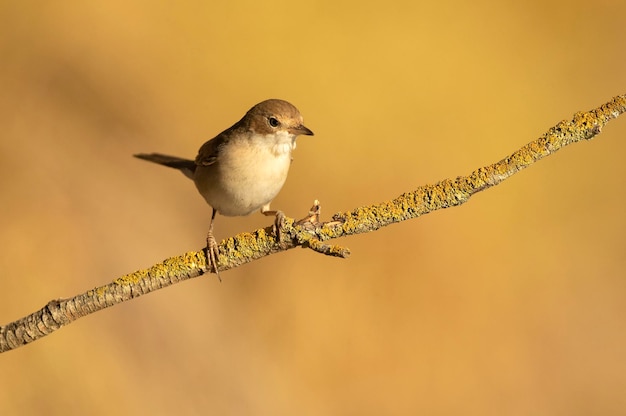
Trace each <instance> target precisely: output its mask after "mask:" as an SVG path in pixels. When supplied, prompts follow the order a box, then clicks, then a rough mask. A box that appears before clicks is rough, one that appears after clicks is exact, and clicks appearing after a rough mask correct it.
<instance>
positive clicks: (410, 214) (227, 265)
mask: <svg viewBox="0 0 626 416" xmlns="http://www.w3.org/2000/svg"><path fill="white" fill-rule="evenodd" d="M624 112H626V95H620V96H617V97H615V98H613V99H612V100H611V101H609V102H607V103H606V104H604V105H602V106H601V107H598V108H596V109H593V110H591V111H588V112H579V113H576V114H574V117H573V118H572V119H571V120H564V121H561V122H560V123H558V124H557V125H556V126H554V127H552V128H551V129H550V130H548V131H547V132H546V133H545V134H544V135H543V136H541V137H539V138H538V139H537V140H534V141H532V142H530V143H529V144H527V145H526V146H524V147H522V148H521V149H519V150H517V151H515V152H514V153H512V154H511V155H509V156H507V157H506V158H504V159H502V160H500V161H499V162H497V163H494V164H492V165H489V166H485V167H482V168H479V169H477V170H475V171H474V172H472V173H471V174H469V175H467V176H459V177H457V178H454V179H444V180H443V181H441V182H438V183H436V184H433V185H424V186H421V187H419V188H417V189H416V190H415V191H413V192H407V193H405V194H402V195H400V196H398V197H397V198H395V199H393V200H391V201H387V202H382V203H379V204H374V205H369V206H365V207H360V208H357V209H355V210H353V211H349V212H339V213H337V214H335V215H333V217H332V219H331V221H327V222H320V221H319V211H320V208H319V203H318V202H317V201H315V204H314V206H313V208H312V209H311V212H310V213H309V215H308V216H307V217H305V218H303V219H302V220H300V221H294V220H293V219H292V218H288V217H285V216H284V215H279V216H277V222H278V223H279V224H278V225H279V227H267V228H262V229H258V230H256V231H254V232H252V233H241V234H238V235H236V236H235V237H232V238H229V239H226V240H224V241H222V242H221V243H220V245H219V251H220V255H219V258H218V268H219V270H220V271H225V270H229V269H232V268H234V267H238V266H240V265H242V264H245V263H249V262H251V261H253V260H256V259H259V258H261V257H264V256H268V255H270V254H273V253H277V252H281V251H285V250H289V249H292V248H295V247H298V246H300V247H306V248H310V249H312V250H314V251H317V252H319V253H322V254H326V255H331V256H336V257H343V258H345V257H348V256H349V254H350V252H349V250H348V249H346V248H343V247H340V246H337V245H331V244H325V243H324V242H325V241H327V240H330V239H334V238H338V237H344V236H349V235H354V234H361V233H365V232H370V231H375V230H378V229H379V228H381V227H384V226H387V225H390V224H393V223H396V222H400V221H405V220H408V219H411V218H417V217H419V216H421V215H424V214H428V213H429V212H433V211H436V210H438V209H443V208H449V207H454V206H457V205H461V204H463V203H465V202H467V201H468V200H469V198H470V197H471V196H472V195H474V194H475V193H477V192H480V191H483V190H485V189H487V188H490V187H492V186H495V185H498V184H499V183H500V182H502V181H504V180H505V179H507V178H508V177H510V176H511V175H513V174H515V173H517V172H519V171H520V170H522V169H524V168H527V167H528V166H530V165H532V164H533V163H535V162H537V161H539V160H541V159H543V158H544V157H546V156H548V155H551V154H552V153H555V152H556V151H558V150H560V149H561V148H563V147H565V146H567V145H569V144H572V143H576V142H579V141H582V140H589V139H591V138H593V137H594V136H596V135H597V134H599V133H600V131H601V130H602V128H603V127H604V125H605V124H606V123H608V122H609V121H610V120H612V119H614V118H616V117H617V116H619V115H620V114H622V113H624ZM274 228H276V229H278V230H280V232H279V233H275V232H273V229H274ZM206 272H207V268H206V252H205V251H204V250H201V251H197V252H189V253H186V254H183V255H181V256H176V257H172V258H169V259H167V260H165V261H163V262H162V263H159V264H156V265H154V266H152V267H150V268H149V269H145V270H139V271H136V272H134V273H131V274H127V275H126V276H122V277H120V278H118V279H115V280H114V281H113V282H111V283H108V284H106V285H104V286H100V287H97V288H95V289H92V290H89V291H87V292H85V293H83V294H80V295H77V296H74V297H73V298H69V299H58V300H53V301H50V302H48V304H47V305H45V306H44V307H43V308H42V309H40V310H39V311H37V312H34V313H32V314H30V315H28V316H26V317H24V318H22V319H19V320H17V321H15V322H12V323H10V324H8V325H5V326H2V327H0V352H5V351H8V350H11V349H14V348H17V347H20V346H22V345H25V344H28V343H30V342H32V341H35V340H37V339H39V338H41V337H43V336H45V335H48V334H49V333H51V332H54V331H56V330H57V329H59V328H61V327H63V326H65V325H67V324H69V323H71V322H73V321H75V320H76V319H78V318H80V317H83V316H85V315H88V314H90V313H93V312H96V311H99V310H101V309H104V308H107V307H109V306H113V305H116V304H118V303H121V302H125V301H127V300H131V299H134V298H136V297H139V296H142V295H145V294H147V293H150V292H152V291H154V290H157V289H162V288H164V287H167V286H170V285H172V284H175V283H179V282H181V281H183V280H187V279H191V278H194V277H198V276H201V275H203V274H205V273H206Z"/></svg>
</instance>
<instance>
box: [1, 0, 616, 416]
mask: <svg viewBox="0 0 626 416" xmlns="http://www.w3.org/2000/svg"><path fill="white" fill-rule="evenodd" d="M625 16H626V3H624V2H618V1H609V0H605V1H597V2H592V3H590V2H588V1H547V2H546V1H543V0H542V1H538V0H535V1H529V2H518V3H515V2H500V1H495V0H483V1H474V2H465V1H460V0H457V1H454V0H452V1H445V2H426V1H420V2H415V1H405V2H397V1H391V2H383V3H381V2H376V3H375V2H370V3H363V2H345V3H337V2H332V1H318V2H308V3H306V2H303V3H301V4H299V3H297V2H291V1H273V2H257V1H249V2H221V4H220V3H218V2H215V3H213V2H211V3H209V2H199V1H196V2H189V3H187V4H186V5H181V4H178V5H174V4H168V3H166V2H152V1H131V2H121V1H107V2H104V1H92V2H79V1H66V2H48V3H45V2H31V1H23V2H9V1H3V2H2V3H0V54H1V55H0V85H1V94H0V131H1V139H0V162H1V163H0V173H1V175H0V189H1V191H2V196H1V199H0V201H1V203H0V229H1V230H2V231H1V232H0V239H1V240H0V242H1V244H2V254H1V255H0V267H1V270H2V276H1V278H0V324H5V323H8V322H10V321H13V320H14V319H17V318H20V317H22V316H24V315H26V314H28V313H31V312H33V311H35V310H37V309H39V308H41V307H42V306H43V305H44V304H45V303H46V302H47V301H49V300H51V299H54V298H59V297H69V296H73V295H75V294H78V293H81V292H83V291H86V290H88V289H90V288H93V287H95V286H98V285H101V284H104V283H106V282H109V281H111V280H113V279H114V278H116V277H118V276H120V275H122V274H125V273H128V272H131V271H134V270H136V269H139V268H144V267H147V266H150V265H152V264H153V263H155V262H157V261H160V260H162V259H164V258H166V257H169V256H172V255H176V254H181V253H183V252H186V251H189V250H195V249H200V248H201V247H202V245H203V244H204V238H205V234H206V230H207V226H208V220H209V215H210V210H209V208H208V206H206V205H205V203H204V201H203V199H202V198H201V197H200V196H199V195H198V194H197V192H196V190H195V189H194V187H193V184H192V183H191V182H190V181H188V180H187V179H186V178H184V177H183V176H182V175H181V174H179V173H177V172H175V171H172V170H168V169H166V168H162V167H159V166H156V165H150V164H147V163H145V162H142V161H139V160H136V159H133V158H132V157H131V154H133V153H137V152H151V151H158V152H162V153H169V154H174V155H179V156H188V157H194V156H195V154H196V151H197V149H198V147H199V146H200V145H201V144H202V143H203V142H204V141H205V140H207V139H209V138H211V137H213V136H214V135H216V134H217V133H219V132H220V131H222V130H223V129H225V128H226V127H228V126H230V125H231V124H232V123H234V122H235V121H237V120H238V119H239V118H240V117H241V116H242V115H243V114H244V113H245V111H247V110H248V109H249V108H250V107H251V106H252V105H253V104H255V103H257V102H259V101H261V100H264V99H266V98H272V97H275V98H283V99H286V100H289V101H291V102H292V103H294V104H295V105H296V106H297V107H298V108H299V109H300V110H301V112H302V113H303V114H304V118H305V123H306V125H307V126H308V127H310V128H311V129H312V130H313V131H314V132H315V133H316V135H315V136H314V137H301V138H300V139H299V142H298V149H297V150H296V152H295V155H294V156H295V161H294V163H293V165H292V170H291V173H290V176H289V178H288V180H287V183H286V185H285V187H284V188H283V191H282V192H281V193H280V195H279V196H278V197H277V199H276V200H275V201H274V204H273V207H275V208H279V209H282V210H284V211H285V212H286V214H287V215H290V216H292V217H298V218H299V217H302V216H304V215H305V214H306V212H307V211H308V209H309V207H310V206H311V203H312V202H313V200H314V199H319V200H320V201H321V203H322V210H323V211H322V214H323V216H324V217H325V218H326V219H328V218H329V217H330V215H332V213H334V212H336V211H340V210H349V209H352V208H355V207H357V206H359V205H365V204H369V203H374V202H379V201H382V200H387V199H391V198H393V197H395V196H397V195H398V194H400V193H402V192H404V191H408V190H412V189H414V188H415V187H417V186H418V185H420V184H424V183H432V182H435V181H437V180H440V179H443V178H446V177H454V176H456V175H460V174H466V173H469V172H470V171H471V170H473V169H475V168H477V167H479V166H482V165H486V164H489V163H492V162H495V161H497V160H499V159H500V158H502V157H503V156H505V155H507V154H508V153H510V152H511V151H513V150H514V149H516V148H518V147H520V146H522V145H523V144H525V143H527V142H529V141H530V140H532V139H535V138H536V137H538V136H539V135H541V134H542V133H543V132H544V131H545V130H547V129H548V128H549V127H551V126H552V125H554V124H556V123H557V122H558V121H560V120H561V119H564V118H570V117H571V116H572V114H573V113H574V112H576V111H579V110H588V109H590V108H593V107H595V106H598V105H600V104H602V103H603V102H605V101H608V99H610V98H611V97H612V96H614V95H617V94H623V93H626V58H625V55H624V50H625V49H624V48H625V45H626V24H624V21H625ZM622 117H626V116H622ZM625 152H626V119H625V118H619V119H617V120H615V121H613V122H612V123H610V124H609V126H607V128H605V130H604V131H603V133H602V135H600V136H599V137H597V138H596V139H594V140H593V141H592V142H590V143H581V144H578V145H574V146H572V147H570V148H566V149H564V150H563V151H562V152H560V153H559V154H557V155H555V156H552V157H550V158H548V159H546V160H544V161H542V162H540V163H539V164H537V165H535V166H533V167H531V168H530V169H528V170H526V171H524V172H522V173H520V174H518V175H515V176H514V177H513V178H511V179H510V180H508V181H506V182H505V183H503V184H502V185H500V186H498V187H496V188H494V189H491V190H488V191H486V192H484V193H481V194H478V195H476V196H475V197H474V198H472V200H471V201H470V202H469V203H468V204H466V205H463V206H462V207H460V208H455V209H452V210H445V211H439V212H436V213H434V214H431V215H428V216H425V217H422V218H420V219H418V220H413V221H409V222H405V223H402V224H399V225H394V226H391V227H388V228H385V229H383V230H380V231H378V232H376V233H372V234H368V235H360V236H356V237H352V238H347V239H343V240H339V241H337V243H340V244H342V245H345V246H348V247H350V249H351V250H352V253H353V254H352V256H351V258H350V259H348V260H339V259H334V258H329V257H324V256H321V255H318V254H315V253H313V252H311V251H309V250H292V251H290V252H288V253H283V254H279V255H275V256H271V257H269V258H265V259H262V260H260V261H257V262H254V263H252V264H249V265H245V266H243V267H241V268H238V269H236V270H233V271H229V272H225V273H223V275H222V277H223V279H224V282H223V283H221V284H220V283H219V282H218V281H217V278H215V276H208V277H202V278H199V279H194V280H192V281H189V282H186V283H183V284H180V285H176V286H174V287H171V288H168V289H166V290H161V291H158V292H156V293H153V294H151V295H149V296H145V297H142V298H139V299H136V300H134V301H132V302H127V303H125V304H122V305H118V306H116V307H114V308H111V309H108V310H105V311H102V312H99V313H97V314H94V315H91V316H88V317H86V318H83V319H80V320H78V321H77V322H75V323H73V324H72V325H70V326H68V327H66V328H63V329H62V330H60V331H58V332H57V333H54V334H52V335H50V336H48V337H46V338H43V339H41V340H39V341H37V342H35V343H33V344H31V345H28V346H26V347H22V348H19V349H17V350H15V351H10V352H8V353H5V354H2V355H1V356H0V374H2V377H1V378H0V380H1V381H0V414H2V415H40V414H48V415H57V414H90V415H109V414H179V415H191V414H220V415H222V414H223V415H240V414H254V415H408V414H438V415H458V414H476V415H529V414H532V415H559V414H562V415H572V414H603V415H610V414H624V413H625V412H626V395H625V394H624V392H625V391H626V353H625V352H626V279H625V277H626V276H625V270H626V253H625V250H624V249H625V247H626V244H625V243H624V242H625V239H626V237H625V235H626V218H625V216H624V204H625V202H626V189H625V188H626V187H625V185H626V179H625V178H626V163H624V154H625ZM270 223H271V220H270V219H268V218H265V217H263V216H261V215H258V214H257V215H252V216H250V217H246V218H226V217H218V219H217V223H216V236H217V238H218V239H220V238H225V237H228V236H231V235H234V234H236V233H238V232H241V231H247V230H253V229H256V228H259V227H263V226H267V225H269V224H270Z"/></svg>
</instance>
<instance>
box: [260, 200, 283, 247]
mask: <svg viewBox="0 0 626 416" xmlns="http://www.w3.org/2000/svg"><path fill="white" fill-rule="evenodd" d="M261 214H263V215H265V216H267V217H269V216H272V215H275V216H276V218H274V225H272V231H274V237H275V238H276V242H277V243H279V244H280V242H281V240H282V233H283V223H284V221H285V213H284V212H282V211H277V210H270V204H265V205H263V207H261Z"/></svg>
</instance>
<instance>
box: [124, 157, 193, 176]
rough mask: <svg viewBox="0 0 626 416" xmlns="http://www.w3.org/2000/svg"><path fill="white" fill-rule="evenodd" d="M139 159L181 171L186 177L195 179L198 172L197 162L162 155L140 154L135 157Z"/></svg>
mask: <svg viewBox="0 0 626 416" xmlns="http://www.w3.org/2000/svg"><path fill="white" fill-rule="evenodd" d="M133 156H135V157H136V158H138V159H143V160H147V161H149V162H154V163H158V164H159V165H163V166H168V167H170V168H174V169H178V170H180V171H181V172H182V173H183V174H184V175H185V176H186V177H188V178H190V179H193V174H194V172H195V171H196V162H194V161H193V160H189V159H183V158H181V157H176V156H168V155H162V154H160V153H138V154H136V155H133Z"/></svg>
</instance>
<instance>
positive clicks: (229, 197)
mask: <svg viewBox="0 0 626 416" xmlns="http://www.w3.org/2000/svg"><path fill="white" fill-rule="evenodd" d="M303 123H304V122H303V117H302V115H301V114H300V111H299V110H298V109H297V108H296V107H295V106H294V105H293V104H291V103H289V102H287V101H285V100H280V99H269V100H265V101H262V102H260V103H258V104H256V105H255V106H253V107H252V108H251V109H250V110H248V112H247V113H246V114H245V115H244V116H243V118H242V119H241V120H239V121H238V122H236V123H235V124H233V125H232V126H231V127H229V128H228V129H226V130H224V131H223V132H221V133H220V134H218V135H217V136H215V137H214V138H212V139H211V140H208V141H207V142H205V143H204V144H203V145H202V146H201V147H200V150H199V151H198V155H197V156H196V158H195V160H190V159H184V158H180V157H176V156H169V155H164V154H161V153H138V154H135V155H133V156H134V157H137V158H139V159H143V160H146V161H149V162H153V163H157V164H159V165H163V166H167V167H170V168H174V169H178V170H180V171H181V172H182V173H183V174H184V175H185V176H186V177H188V178H189V179H191V180H192V181H193V182H194V184H195V185H196V188H197V189H198V192H199V193H200V195H202V197H204V199H205V201H206V202H207V204H208V205H209V206H210V207H211V209H212V211H211V221H210V223H209V230H208V232H207V236H206V256H207V265H208V267H207V269H208V270H211V269H213V271H215V273H216V274H217V276H218V278H219V280H220V281H221V277H220V275H219V270H218V267H217V258H218V255H219V249H218V245H217V241H216V240H215V237H214V235H213V224H214V222H215V217H216V215H217V214H218V213H219V214H221V215H224V216H245V215H249V214H251V213H253V212H255V211H257V210H260V211H261V213H262V214H264V215H268V216H269V215H275V216H276V223H275V224H276V225H275V230H276V231H277V235H278V232H279V231H280V230H279V229H278V227H279V222H280V221H279V215H280V214H282V213H281V212H280V211H272V210H270V203H271V202H272V200H273V199H274V198H275V197H276V195H278V193H279V192H280V190H281V188H282V187H283V185H284V183H285V180H286V179H287V174H288V172H289V167H290V165H291V161H292V152H293V150H294V149H295V148H296V138H297V137H298V136H300V135H306V136H313V131H311V130H310V129H309V128H307V127H305V126H304V124H303Z"/></svg>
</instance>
